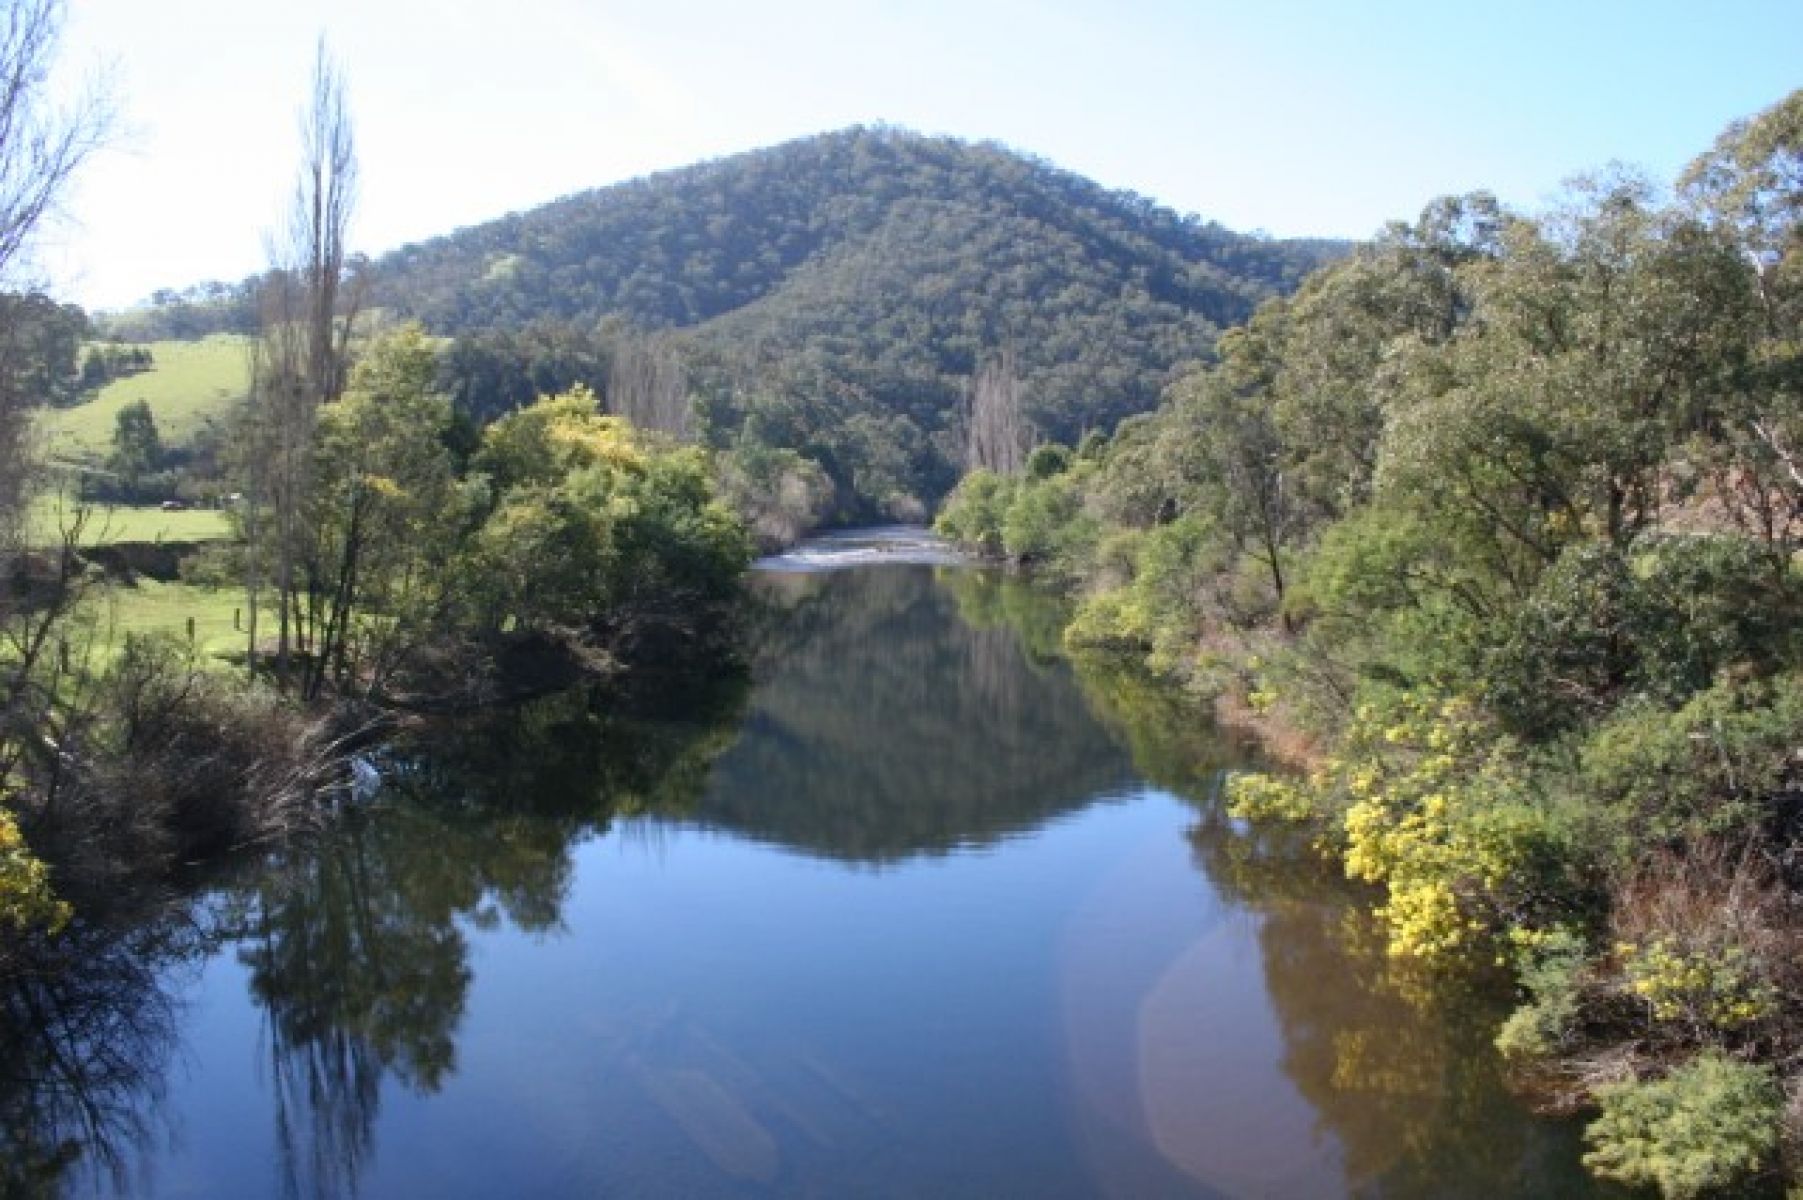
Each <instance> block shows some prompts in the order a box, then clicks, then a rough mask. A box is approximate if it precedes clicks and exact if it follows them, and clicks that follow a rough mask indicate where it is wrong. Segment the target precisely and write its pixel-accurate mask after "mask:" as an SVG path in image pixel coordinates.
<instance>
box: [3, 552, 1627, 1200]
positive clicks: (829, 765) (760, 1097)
mask: <svg viewBox="0 0 1803 1200" xmlns="http://www.w3.org/2000/svg"><path fill="white" fill-rule="evenodd" d="M759 591H760V595H761V605H762V607H761V611H760V614H759V616H758V618H757V619H756V620H755V621H753V622H752V626H753V632H752V636H753V639H754V640H753V643H752V646H751V650H750V654H749V657H750V660H751V663H752V678H751V683H750V687H749V690H747V686H746V683H745V681H744V680H734V679H727V680H725V681H722V682H721V684H720V685H719V686H716V687H711V688H708V689H705V690H704V691H702V692H699V693H697V692H696V691H694V690H691V689H680V688H674V687H673V688H671V689H669V690H667V691H663V692H657V693H652V694H650V695H641V696H638V697H622V696H594V695H590V696H576V695H572V696H566V697H559V698H557V699H555V700H553V701H550V702H547V703H544V704H541V705H537V706H534V707H532V708H530V709H527V710H522V711H520V712H518V713H514V714H509V715H508V716H507V717H506V718H504V719H499V720H490V721H484V722H477V723H472V724H469V725H467V726H464V727H461V728H457V729H455V730H451V731H448V732H441V735H440V736H438V737H435V738H431V739H428V740H423V741H421V742H420V743H418V744H415V745H411V746H407V747H403V748H401V749H400V750H399V751H398V752H397V753H396V755H395V756H394V758H393V760H392V761H391V762H390V763H389V772H388V773H389V777H390V780H391V782H390V784H389V786H388V787H387V789H386V790H385V792H384V793H383V795H382V796H381V797H379V798H378V800H377V801H376V802H375V803H374V804H371V805H369V806H367V807H366V808H362V809H359V810H356V811H353V812H350V813H347V814H346V816H345V819H344V820H343V821H342V822H341V823H340V824H339V825H338V826H337V827H336V828H335V829H334V830H333V832H332V833H331V834H330V835H329V836H326V837H323V838H321V839H319V840H318V841H316V842H312V843H308V844H305V845H296V846H293V847H290V848H288V849H287V850H285V851H284V852H282V853H281V854H279V855H277V856H274V857H272V858H270V859H269V860H267V861H265V862H261V863H257V864H253V865H251V867H249V868H248V869H247V870H246V871H245V872H243V874H242V875H241V876H240V877H239V878H238V879H237V880H236V881H234V882H232V883H230V884H228V885H226V886H222V887H218V888H215V889H214V890H213V891H211V892H209V893H208V894H207V895H206V896H204V897H202V898H200V899H198V900H196V901H195V902H193V903H192V904H191V905H189V906H187V907H186V909H185V910H184V914H185V915H182V916H181V917H180V918H179V919H174V918H172V919H170V920H167V921H164V922H162V923H156V922H152V923H147V924H146V925H144V926H142V927H141V928H139V929H138V930H135V931H134V932H133V933H132V934H131V935H129V936H119V935H115V940H114V941H112V942H107V941H105V940H104V939H102V940H99V941H97V942H96V943H95V944H94V945H93V946H92V947H91V948H90V949H89V950H86V951H84V953H83V954H82V955H81V956H79V962H80V964H81V967H82V969H81V970H78V971H70V972H66V973H63V974H60V975H57V976H55V977H53V978H48V977H47V978H46V979H43V980H35V981H31V986H29V987H24V986H21V987H20V988H18V989H16V992H15V993H12V994H8V995H7V996H6V997H5V998H4V1008H0V1052H3V1053H4V1058H3V1059H0V1063H3V1064H4V1066H0V1154H4V1156H5V1161H6V1164H7V1165H6V1167H5V1172H6V1173H5V1175H4V1176H0V1180H3V1182H0V1193H4V1194H8V1195H10V1194H42V1193H53V1192H55V1191H57V1190H59V1188H60V1189H64V1190H67V1191H70V1192H81V1191H93V1190H97V1189H104V1188H111V1189H113V1190H119V1191H126V1190H134V1189H142V1190H146V1191H152V1192H164V1191H167V1192H172V1193H174V1192H184V1193H191V1194H197V1195H246V1194H268V1193H269V1192H270V1191H272V1190H275V1191H280V1192H282V1193H283V1194H286V1195H291V1196H303V1195H305V1196H337V1195H350V1194H353V1193H359V1192H361V1193H363V1194H369V1195H408V1194H433V1195H447V1196H448V1195H486V1194H527V1193H530V1194H546V1195H592V1194H629V1195H631V1194H680V1195H685V1196H691V1195H692V1196H747V1195H810V1194H812V1195H843V1194H859V1195H898V1196H909V1195H933V1196H953V1195H965V1196H995V1195H1033V1196H1035V1197H1040V1196H1093V1195H1107V1196H1120V1197H1140V1196H1167V1195H1168V1196H1233V1197H1238V1196H1267V1195H1282V1196H1297V1197H1307V1196H1342V1195H1360V1196H1373V1197H1396V1198H1399V1200H1401V1198H1413V1197H1429V1196H1435V1197H1437V1196H1452V1197H1458V1196H1472V1197H1476V1196H1510V1195H1534V1196H1559V1195H1593V1194H1597V1193H1596V1191H1595V1189H1593V1188H1592V1187H1591V1186H1590V1185H1589V1184H1588V1182H1587V1181H1585V1180H1584V1179H1583V1178H1582V1176H1581V1174H1580V1173H1579V1172H1578V1169H1577V1165H1576V1153H1575V1148H1574V1146H1573V1145H1572V1141H1571V1133H1570V1131H1569V1129H1567V1128H1565V1127H1562V1126H1557V1125H1549V1124H1547V1123H1543V1122H1538V1121H1534V1120H1532V1119H1531V1118H1529V1117H1527V1116H1526V1115H1525V1114H1524V1113H1522V1111H1521V1110H1520V1109H1519V1108H1517V1107H1516V1106H1514V1105H1513V1104H1512V1103H1511V1102H1510V1101H1509V1100H1508V1099H1507V1097H1506V1095H1505V1094H1504V1093H1503V1091H1502V1090H1501V1088H1500V1087H1499V1085H1498V1080H1497V1076H1496V1070H1495V1060H1494V1057H1493V1055H1492V1054H1491V1053H1490V1051H1489V1049H1488V1047H1487V1045H1486V1044H1485V1041H1484V1039H1485V1033H1484V1029H1483V1026H1482V1024H1481V1023H1479V1022H1477V1021H1474V1020H1473V1019H1472V1016H1473V1013H1474V1012H1476V1011H1478V1010H1480V1009H1481V1008H1482V1006H1483V1005H1484V1004H1485V1003H1486V1002H1487V1001H1486V997H1485V992H1484V989H1483V988H1482V987H1481V986H1477V985H1474V986H1472V987H1471V988H1469V989H1466V990H1463V991H1460V990H1448V989H1445V988H1434V987H1430V986H1428V984H1427V981H1424V980H1421V979H1418V978H1416V977H1413V976H1411V975H1410V974H1408V973H1407V972H1406V971H1403V970H1401V969H1399V967H1398V966H1397V965H1396V964H1395V963H1393V962H1391V961H1390V960H1388V959H1387V958H1386V957H1385V956H1384V954H1383V952H1382V948H1381V942H1380V940H1379V939H1378V938H1377V937H1376V936H1375V932H1374V930H1373V929H1372V928H1371V926H1370V923H1369V921H1368V920H1367V919H1366V918H1364V917H1362V916H1361V915H1360V913H1361V911H1362V910H1361V908H1360V906H1359V903H1358V901H1359V900H1360V897H1358V896H1357V895H1356V894H1354V893H1353V892H1351V891H1350V889H1349V888H1348V886H1347V885H1346V884H1345V883H1344V881H1343V880H1341V879H1339V878H1337V877H1336V876H1335V875H1334V874H1333V873H1332V872H1331V871H1328V870H1326V869H1324V868H1323V867H1322V866H1321V864H1320V863H1319V862H1318V861H1317V860H1316V859H1315V858H1314V857H1313V856H1312V855H1310V854H1309V853H1307V850H1306V847H1304V846H1300V845H1297V844H1295V843H1293V842H1291V841H1289V840H1287V839H1286V838H1285V837H1284V836H1283V835H1282V834H1281V833H1279V832H1274V831H1271V830H1268V829H1251V828H1247V827H1245V826H1243V825H1240V824H1238V823H1236V822H1233V821H1230V820H1228V819H1227V818H1225V817H1224V816H1223V815H1222V814H1221V812H1220V808H1219V804H1218V802H1217V801H1218V797H1217V792H1218V787H1219V782H1220V780H1221V778H1222V774H1223V772H1224V771H1226V770H1228V769H1232V768H1234V767H1235V766H1237V765H1240V764H1244V763H1246V762H1247V761H1248V760H1249V757H1250V755H1251V754H1252V750H1251V748H1250V747H1248V746H1246V745H1244V744H1242V743H1240V742H1238V741H1236V740H1235V739H1234V738H1232V737H1230V736H1228V735H1225V734H1223V733H1222V732H1221V731H1219V730H1218V729H1216V728H1214V727H1213V726H1212V725H1211V724H1210V723H1208V722H1207V721H1205V720H1203V719H1202V718H1201V717H1199V716H1198V714H1197V713H1196V712H1195V711H1194V710H1193V709H1190V708H1186V707H1184V706H1182V705H1180V704H1176V703H1173V702H1172V700H1171V698H1170V696H1169V695H1168V694H1167V693H1166V692H1164V691H1162V690H1160V689H1158V688H1156V687H1151V686H1148V685H1147V684H1146V683H1145V681H1144V680H1143V679H1140V678H1139V677H1137V676H1135V675H1132V674H1129V673H1123V672H1121V671H1118V670H1115V669H1111V668H1110V667H1108V666H1107V665H1106V664H1103V663H1094V662H1077V663H1071V662H1069V661H1066V659H1065V658H1064V656H1063V654H1062V651H1061V650H1060V648H1059V644H1058V636H1057V631H1058V629H1059V627H1060V623H1061V622H1060V614H1059V613H1058V611H1057V610H1056V607H1055V606H1054V605H1052V604H1051V603H1049V602H1048V601H1047V600H1046V598H1045V597H1044V596H1043V595H1041V594H1039V593H1035V592H1032V591H1031V590H1029V589H1026V588H1023V587H1021V586H1019V585H1018V584H1017V583H1014V582H1012V581H1009V580H1006V579H1004V578H1002V577H999V576H996V575H993V574H990V573H986V572H977V571H969V570H942V571H935V570H934V569H932V568H930V567H923V566H917V567H886V568H881V569H862V570H858V571H849V572H840V573H823V572H813V573H792V574H772V575H770V576H767V577H765V578H764V579H762V580H761V581H760V583H759ZM623 835H630V836H623ZM771 846H776V847H780V848H781V849H783V850H784V851H792V852H794V853H775V854H773V853H771V852H770V847H771ZM871 866H877V867H880V868H881V870H877V871H873V870H870V869H868V868H869V867H871ZM847 868H851V869H847ZM222 951H223V952H222ZM196 977H198V978H199V979H200V980H201V982H200V984H198V985H196V986H194V987H192V988H191V987H190V985H191V984H193V983H194V980H195V978H196ZM190 992H191V993H192V994H194V995H197V996H198V997H199V998H200V1001H199V1002H200V1003H201V1004H202V1005H203V1007H204V1006H210V1007H208V1008H207V1013H206V1018H205V1020H204V1021H191V1020H189V1019H188V1018H187V1016H186V1014H185V1012H184V1006H183V1004H182V1003H181V1002H180V1001H179V1000H178V997H181V996H183V995H184V994H189V993H190ZM178 1046H180V1047H182V1048H183V1050H182V1051H181V1053H182V1055H183V1056H184V1057H181V1058H176V1059H175V1060H174V1061H178V1062H184V1063H188V1062H189V1061H191V1063H192V1067H191V1071H192V1081H191V1082H189V1081H188V1080H187V1075H188V1074H189V1072H187V1071H172V1070H171V1069H170V1063H171V1061H172V1054H175V1053H176V1047H178ZM247 1062H248V1063H249V1064H251V1065H250V1066H248V1067H247V1065H246V1064H247ZM272 1159H273V1161H274V1164H275V1165H274V1167H273V1174H272V1168H271V1166H270V1162H271V1160H272ZM145 1164H153V1165H154V1167H155V1169H156V1170H159V1171H161V1172H162V1177H161V1178H160V1179H155V1178H152V1176H151V1175H150V1174H149V1172H150V1171H151V1169H152V1166H147V1165H145ZM83 1172H86V1174H85V1175H84V1174H83ZM159 1185H161V1186H159Z"/></svg>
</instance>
